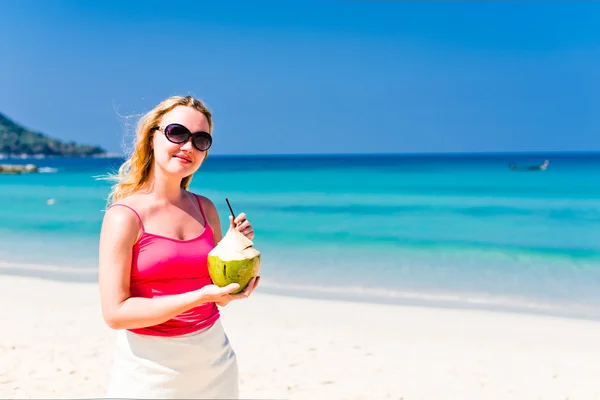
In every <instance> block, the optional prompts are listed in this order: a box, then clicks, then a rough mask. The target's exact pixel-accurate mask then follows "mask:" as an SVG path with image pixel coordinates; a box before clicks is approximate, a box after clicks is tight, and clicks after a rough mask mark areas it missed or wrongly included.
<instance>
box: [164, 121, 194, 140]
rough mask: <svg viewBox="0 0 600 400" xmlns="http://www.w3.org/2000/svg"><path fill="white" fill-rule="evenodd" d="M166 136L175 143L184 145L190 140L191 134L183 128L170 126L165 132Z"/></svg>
mask: <svg viewBox="0 0 600 400" xmlns="http://www.w3.org/2000/svg"><path fill="white" fill-rule="evenodd" d="M165 135H166V136H167V139H169V140H170V141H171V142H173V143H183V142H185V141H186V140H188V138H189V136H188V135H189V132H188V131H187V129H185V128H184V127H182V126H177V125H175V126H173V125H171V126H169V127H168V128H167V129H166V130H165Z"/></svg>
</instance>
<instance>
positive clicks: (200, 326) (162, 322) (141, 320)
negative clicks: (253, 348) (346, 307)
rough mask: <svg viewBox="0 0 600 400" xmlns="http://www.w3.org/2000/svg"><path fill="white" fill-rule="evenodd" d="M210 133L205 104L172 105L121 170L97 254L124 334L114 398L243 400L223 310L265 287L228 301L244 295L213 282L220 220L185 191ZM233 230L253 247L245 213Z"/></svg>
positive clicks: (111, 390) (106, 299)
mask: <svg viewBox="0 0 600 400" xmlns="http://www.w3.org/2000/svg"><path fill="white" fill-rule="evenodd" d="M212 128H213V126H212V115H211V113H210V112H209V111H208V110H207V108H206V107H205V106H204V104H203V103H202V102H201V101H199V100H197V99H194V98H192V97H191V96H187V97H179V96H176V97H171V98H168V99H166V100H164V101H163V102H161V103H160V104H158V105H157V106H156V107H155V108H154V109H153V110H151V111H150V112H149V113H147V114H146V115H145V116H143V117H142V119H141V120H140V122H139V125H138V130H137V141H136V146H135V149H134V151H133V154H132V155H131V158H130V159H129V160H127V161H126V162H125V163H124V164H123V166H122V167H121V168H120V170H119V174H118V176H117V183H116V185H115V186H114V187H113V191H112V192H111V195H110V196H109V203H111V205H110V207H109V208H108V209H107V211H106V214H105V217H104V221H103V224H102V231H101V234H100V249H99V251H100V254H99V256H100V260H99V262H100V266H99V284H100V296H101V305H102V314H103V317H104V320H105V321H106V323H107V325H108V326H109V327H110V328H112V329H116V330H118V333H117V345H116V351H115V357H114V363H113V367H112V370H111V374H110V379H109V384H108V393H107V396H108V397H111V398H115V397H121V398H123V397H128V398H163V399H166V398H211V399H218V398H227V399H233V398H237V397H238V369H237V361H236V355H235V352H234V351H233V349H232V348H231V345H230V344H229V341H228V338H227V335H226V334H225V332H224V330H223V327H222V326H221V323H220V319H219V309H218V307H217V305H219V306H221V307H223V306H225V305H227V304H228V303H229V302H230V301H232V300H236V299H243V298H247V297H248V296H250V294H251V293H252V291H253V290H254V289H255V288H256V286H257V284H258V281H259V280H260V278H255V279H253V280H252V281H251V282H250V283H249V284H248V286H247V287H246V289H245V290H244V291H243V292H242V293H239V294H230V293H231V292H233V291H235V290H236V289H238V288H239V285H237V284H231V285H229V286H226V287H223V288H220V287H218V286H215V285H213V284H212V281H211V278H210V276H209V274H208V268H207V254H208V252H209V251H210V250H211V249H213V248H214V246H215V245H216V244H217V243H218V242H219V241H220V240H221V239H222V231H221V224H220V220H219V215H218V213H217V210H216V208H215V206H214V204H213V203H212V202H211V201H210V200H209V199H207V198H206V197H203V196H199V195H196V194H193V193H191V192H189V191H188V190H187V188H188V185H189V183H190V180H191V178H192V175H193V174H194V172H196V171H197V170H198V168H199V167H200V165H201V164H202V162H203V161H204V160H205V159H206V157H207V155H208V149H209V148H210V146H211V144H212ZM192 132H193V133H192ZM229 223H230V226H231V227H234V228H236V229H237V230H238V231H240V232H242V233H243V234H244V235H245V236H246V237H248V238H249V239H252V238H253V237H254V232H253V230H252V226H251V224H250V222H249V221H248V220H247V219H246V216H245V214H244V213H241V214H239V215H238V216H237V217H236V218H235V220H234V219H233V217H232V216H230V217H229Z"/></svg>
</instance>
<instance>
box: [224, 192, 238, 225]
mask: <svg viewBox="0 0 600 400" xmlns="http://www.w3.org/2000/svg"><path fill="white" fill-rule="evenodd" d="M225 201H226V202H227V207H229V211H231V215H233V225H235V224H236V223H235V213H234V212H233V208H231V204H229V199H227V197H226V198H225Z"/></svg>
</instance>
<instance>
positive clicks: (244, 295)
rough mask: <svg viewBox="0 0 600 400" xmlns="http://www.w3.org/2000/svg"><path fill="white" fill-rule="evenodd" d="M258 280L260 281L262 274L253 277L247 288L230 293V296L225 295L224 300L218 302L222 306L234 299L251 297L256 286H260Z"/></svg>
mask: <svg viewBox="0 0 600 400" xmlns="http://www.w3.org/2000/svg"><path fill="white" fill-rule="evenodd" d="M258 282H260V276H257V277H255V278H252V279H251V280H250V282H248V286H246V288H245V289H244V290H243V291H242V292H241V293H238V294H230V295H228V296H225V298H224V299H223V300H221V301H218V302H217V303H216V304H217V305H219V306H221V307H225V306H226V305H227V304H229V303H230V302H231V301H233V300H241V299H247V298H248V297H250V295H251V294H252V292H253V291H254V289H256V287H257V286H258Z"/></svg>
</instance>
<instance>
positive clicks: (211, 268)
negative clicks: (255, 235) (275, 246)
mask: <svg viewBox="0 0 600 400" xmlns="http://www.w3.org/2000/svg"><path fill="white" fill-rule="evenodd" d="M259 271H260V252H259V251H258V250H256V249H255V248H254V243H253V242H252V240H250V239H248V238H247V237H246V236H244V235H243V234H242V233H241V232H239V231H238V230H236V229H234V228H229V230H228V231H227V233H226V234H225V236H224V237H223V239H221V241H220V242H219V243H218V244H217V245H216V246H215V248H214V249H212V250H211V251H210V253H208V273H209V274H210V277H211V279H212V281H213V283H214V284H215V285H217V286H219V287H224V286H227V285H229V284H230V283H237V284H239V285H240V288H239V289H237V290H236V291H234V292H232V293H240V292H242V291H243V290H244V289H245V288H246V286H248V283H249V282H250V281H251V280H252V278H254V277H256V276H258V272H259Z"/></svg>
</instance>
